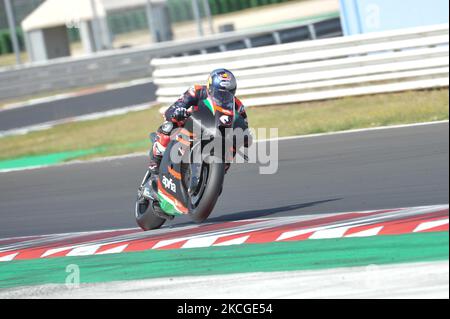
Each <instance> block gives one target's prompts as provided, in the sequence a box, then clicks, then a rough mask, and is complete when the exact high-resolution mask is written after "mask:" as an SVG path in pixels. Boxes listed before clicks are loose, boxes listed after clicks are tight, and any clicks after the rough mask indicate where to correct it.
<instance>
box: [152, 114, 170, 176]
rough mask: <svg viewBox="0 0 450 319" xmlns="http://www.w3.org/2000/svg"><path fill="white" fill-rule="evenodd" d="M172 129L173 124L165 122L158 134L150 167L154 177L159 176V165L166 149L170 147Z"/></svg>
mask: <svg viewBox="0 0 450 319" xmlns="http://www.w3.org/2000/svg"><path fill="white" fill-rule="evenodd" d="M172 129H173V123H171V122H164V123H163V124H162V125H161V126H160V127H159V128H158V131H157V132H156V138H155V141H154V143H153V147H152V150H151V151H150V163H149V167H148V169H149V171H150V172H151V173H152V174H154V175H158V174H159V165H160V164H161V160H162V157H163V155H164V152H165V150H166V147H167V145H169V142H170V133H171V132H172Z"/></svg>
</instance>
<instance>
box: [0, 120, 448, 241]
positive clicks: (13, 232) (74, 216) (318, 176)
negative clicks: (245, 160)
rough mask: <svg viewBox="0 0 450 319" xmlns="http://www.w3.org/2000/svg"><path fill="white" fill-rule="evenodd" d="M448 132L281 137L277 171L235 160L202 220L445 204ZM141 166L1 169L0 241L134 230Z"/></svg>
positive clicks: (138, 160) (443, 127) (136, 161)
mask: <svg viewBox="0 0 450 319" xmlns="http://www.w3.org/2000/svg"><path fill="white" fill-rule="evenodd" d="M448 136H449V128H448V123H441V124H432V125H423V126H415V127H405V128H393V129H383V130H376V131H366V132H357V133H348V134H336V135H328V136H319V137H311V138H305V139H290V140H284V141H280V142H279V143H280V144H279V154H280V158H279V160H280V161H279V170H278V173H277V174H275V175H259V174H258V165H256V164H240V165H235V166H234V167H233V168H232V169H231V170H230V171H229V173H228V176H227V177H226V181H225V187H224V191H223V194H222V197H221V198H220V199H219V201H218V204H217V206H216V209H215V211H214V212H213V214H212V215H211V217H210V219H209V220H208V221H228V220H230V221H234V220H239V219H249V218H257V217H277V216H300V215H302V214H306V213H308V214H324V213H335V212H349V211H357V210H372V209H383V208H397V207H412V206H422V205H436V204H447V203H448V202H449V195H448V192H449V166H448V160H449V153H448V149H449V137H448ZM146 163H147V159H146V157H145V156H136V157H129V158H122V159H115V160H111V161H103V162H91V163H81V164H71V165H63V166H59V167H52V168H45V169H36V170H29V171H19V172H10V173H3V174H0V218H1V223H0V238H5V237H13V236H14V237H16V236H29V235H40V234H53V233H63V232H77V231H90V230H103V229H114V228H127V227H135V226H136V225H135V221H134V216H133V205H134V198H135V190H136V187H137V185H138V183H139V182H140V179H141V177H142V175H143V173H144V171H145V168H146ZM186 222H189V219H188V218H187V217H180V218H176V219H175V220H174V221H172V222H170V223H167V224H166V225H167V226H170V225H179V224H184V223H186Z"/></svg>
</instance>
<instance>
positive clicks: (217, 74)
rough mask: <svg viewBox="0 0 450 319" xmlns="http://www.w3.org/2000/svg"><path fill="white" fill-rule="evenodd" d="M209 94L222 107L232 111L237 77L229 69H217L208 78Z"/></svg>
mask: <svg viewBox="0 0 450 319" xmlns="http://www.w3.org/2000/svg"><path fill="white" fill-rule="evenodd" d="M207 88H208V94H209V96H210V97H211V98H212V99H213V101H214V102H215V103H216V104H218V105H219V106H221V107H224V108H228V109H232V108H233V106H234V96H235V94H236V89H237V83H236V77H235V76H234V74H233V73H231V71H228V70H227V69H217V70H214V71H212V72H211V74H210V75H209V78H208V84H207Z"/></svg>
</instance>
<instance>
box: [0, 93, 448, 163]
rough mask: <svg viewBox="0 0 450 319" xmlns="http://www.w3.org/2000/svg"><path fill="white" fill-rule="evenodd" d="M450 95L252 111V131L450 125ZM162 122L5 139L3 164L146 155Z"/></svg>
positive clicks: (145, 115) (0, 147)
mask: <svg viewBox="0 0 450 319" xmlns="http://www.w3.org/2000/svg"><path fill="white" fill-rule="evenodd" d="M448 103H449V97H448V89H442V90H429V91H412V92H403V93H395V94H380V95H373V96H363V97H349V98H343V99H336V100H328V101H318V102H309V103H301V104H295V105H285V106H273V107H255V108H249V109H248V115H249V122H250V126H251V127H253V128H260V127H265V128H271V127H277V128H278V129H279V135H280V136H290V135H302V134H314V133H322V132H334V131H342V130H349V129H356V128H367V127H376V126H384V125H394V124H407V123H416V122H428V121H438V120H445V119H448V115H449V110H448ZM161 122H162V116H161V115H160V114H159V112H158V107H154V108H152V109H149V110H146V111H141V112H135V113H129V114H126V115H122V116H115V117H110V118H105V119H100V120H94V121H86V122H78V123H70V124H63V125H59V126H56V127H54V128H52V129H49V130H45V131H40V132H33V133H30V134H27V135H23V136H13V137H5V138H2V139H0V160H5V159H11V158H17V157H22V156H30V155H41V154H47V153H56V152H65V151H76V150H87V149H92V148H100V149H99V151H98V152H97V153H95V154H93V155H87V156H84V157H82V158H92V157H99V156H109V155H120V154H127V153H132V152H140V151H146V150H147V149H148V147H149V142H148V134H149V133H150V132H152V131H154V130H155V129H156V128H157V127H158V125H159V124H160V123H161Z"/></svg>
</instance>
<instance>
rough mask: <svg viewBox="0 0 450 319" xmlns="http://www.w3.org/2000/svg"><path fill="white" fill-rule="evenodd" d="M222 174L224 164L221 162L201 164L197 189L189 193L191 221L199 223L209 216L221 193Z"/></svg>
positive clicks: (223, 172) (223, 173) (223, 174)
mask: <svg viewBox="0 0 450 319" xmlns="http://www.w3.org/2000/svg"><path fill="white" fill-rule="evenodd" d="M224 176H225V165H224V164H223V163H222V162H217V163H210V164H206V163H205V164H204V165H203V168H202V175H201V180H200V183H199V185H198V187H197V190H196V192H195V193H193V194H190V198H191V203H190V204H191V210H190V211H191V212H190V216H191V218H192V220H193V221H195V222H197V223H201V222H203V221H205V220H206V219H207V218H208V217H209V215H210V214H211V212H212V210H213V209H214V206H215V205H216V202H217V199H218V198H219V196H220V194H221V191H222V186H223V181H224Z"/></svg>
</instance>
